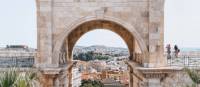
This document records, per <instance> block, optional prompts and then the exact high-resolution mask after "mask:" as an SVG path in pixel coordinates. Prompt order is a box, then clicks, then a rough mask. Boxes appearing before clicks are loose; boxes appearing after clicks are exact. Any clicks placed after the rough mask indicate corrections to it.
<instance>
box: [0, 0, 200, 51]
mask: <svg viewBox="0 0 200 87" xmlns="http://www.w3.org/2000/svg"><path fill="white" fill-rule="evenodd" d="M36 30H37V29H36V7H35V0H1V3H0V46H1V47H2V46H5V45H7V44H24V45H28V46H30V47H34V48H36V45H37V44H36V43H37V33H36ZM106 37H109V38H106ZM166 43H171V44H178V45H179V46H180V47H200V0H166V3H165V44H166ZM77 45H86V46H88V45H106V46H114V47H117V46H120V47H126V45H125V44H124V42H123V40H122V39H121V38H120V37H119V36H118V35H117V34H115V33H113V32H109V31H102V30H97V31H91V32H88V33H86V34H85V35H84V36H83V37H82V38H81V39H80V40H79V41H78V43H77Z"/></svg>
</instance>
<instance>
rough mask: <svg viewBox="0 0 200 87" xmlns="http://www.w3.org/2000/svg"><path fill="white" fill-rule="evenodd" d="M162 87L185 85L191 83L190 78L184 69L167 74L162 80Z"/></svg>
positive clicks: (185, 86)
mask: <svg viewBox="0 0 200 87" xmlns="http://www.w3.org/2000/svg"><path fill="white" fill-rule="evenodd" d="M161 84H162V87H187V85H188V86H190V87H191V85H192V80H191V79H190V77H189V76H188V74H187V73H186V72H184V71H178V72H174V73H171V74H169V76H167V77H166V78H165V79H163V80H162V83H161Z"/></svg>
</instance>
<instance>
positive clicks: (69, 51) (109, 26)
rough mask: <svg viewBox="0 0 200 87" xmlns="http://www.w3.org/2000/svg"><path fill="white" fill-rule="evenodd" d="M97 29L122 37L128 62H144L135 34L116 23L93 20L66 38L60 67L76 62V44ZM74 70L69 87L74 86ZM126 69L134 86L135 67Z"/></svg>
mask: <svg viewBox="0 0 200 87" xmlns="http://www.w3.org/2000/svg"><path fill="white" fill-rule="evenodd" d="M96 29H105V30H109V31H111V32H112V33H115V34H117V35H118V36H120V37H121V39H122V40H123V42H124V43H125V44H126V46H127V53H128V56H127V57H126V58H125V59H127V60H126V61H134V62H136V63H138V64H142V62H143V61H142V60H143V57H144V56H142V55H143V51H144V50H141V49H140V47H141V44H140V46H139V44H138V42H137V41H138V40H136V38H135V37H134V35H133V32H130V31H129V30H127V29H126V28H124V27H122V26H121V25H119V24H117V23H115V22H111V21H105V20H93V21H88V22H85V23H82V24H80V25H79V26H77V27H76V28H75V29H73V30H72V31H70V32H69V33H68V34H67V37H65V40H64V42H63V45H62V48H61V50H60V54H59V65H60V66H62V65H66V64H67V65H69V64H70V63H72V62H74V61H73V57H75V56H74V55H73V49H74V48H76V46H75V44H76V43H77V41H78V40H79V39H80V38H81V37H82V36H83V35H84V34H86V33H87V32H90V31H92V30H96ZM85 54H86V53H85ZM85 54H84V55H85ZM90 54H92V55H93V53H90ZM86 55H88V54H86ZM95 56H99V54H97V55H96V54H95ZM100 57H102V53H101V55H100ZM104 57H105V56H104ZM86 59H87V58H86ZM120 62H121V61H120ZM123 63H124V62H123ZM125 65H126V64H125ZM126 66H128V65H126ZM72 68H73V66H72V67H71V68H69V69H68V73H69V74H68V75H69V76H68V79H69V80H68V83H69V87H71V86H72V79H73V77H72V76H73V74H72V73H73V72H72V71H73V69H72ZM126 68H127V70H125V71H126V72H128V73H129V76H128V77H129V85H132V84H133V76H132V75H130V69H132V68H133V67H132V66H130V65H129V66H128V67H126ZM128 68H130V69H128ZM131 87H132V86H131Z"/></svg>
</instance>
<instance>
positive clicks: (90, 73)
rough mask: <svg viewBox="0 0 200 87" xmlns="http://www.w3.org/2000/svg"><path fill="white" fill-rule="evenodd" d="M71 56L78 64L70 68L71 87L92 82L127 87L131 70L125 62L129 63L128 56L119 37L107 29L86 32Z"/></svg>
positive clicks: (125, 45) (124, 44)
mask: <svg viewBox="0 0 200 87" xmlns="http://www.w3.org/2000/svg"><path fill="white" fill-rule="evenodd" d="M89 37H91V38H89ZM115 39H116V40H115ZM95 42H96V43H95ZM72 55H73V61H76V62H77V64H76V66H74V67H73V68H72V80H71V81H72V87H79V86H80V85H81V86H85V85H87V86H89V85H91V83H95V84H92V85H104V86H114V87H116V86H117V87H118V86H119V87H129V83H130V81H129V80H130V79H129V72H130V71H129V69H128V65H126V63H125V61H128V60H129V56H130V53H129V50H128V47H127V44H126V43H125V41H124V40H123V39H122V38H121V37H120V36H119V35H118V34H116V33H114V32H112V31H110V30H108V29H95V30H91V31H88V32H87V33H86V34H84V35H82V36H81V37H80V39H79V40H78V41H77V42H76V44H75V46H74V48H73V52H72Z"/></svg>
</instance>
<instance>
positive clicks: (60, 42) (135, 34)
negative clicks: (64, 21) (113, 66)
mask: <svg viewBox="0 0 200 87" xmlns="http://www.w3.org/2000/svg"><path fill="white" fill-rule="evenodd" d="M91 21H108V22H113V23H114V24H116V25H118V26H121V27H123V28H124V29H126V30H127V31H128V32H130V34H131V35H132V36H133V37H135V40H136V41H137V42H138V44H139V47H140V49H141V51H142V54H143V59H142V60H143V63H145V62H147V59H146V58H147V56H148V49H147V45H146V43H145V41H144V40H143V38H142V37H141V35H140V34H139V33H138V32H137V30H136V29H135V28H134V27H133V26H132V25H131V24H129V23H126V22H125V21H122V20H120V19H117V18H113V17H108V16H104V17H102V18H98V17H96V16H86V17H83V18H80V19H78V20H76V21H74V22H72V24H71V25H69V26H68V27H67V28H68V29H66V30H65V31H64V32H63V33H62V34H60V35H59V36H58V38H56V39H57V41H56V42H55V45H54V48H53V59H52V62H53V63H54V64H55V63H56V64H58V61H59V59H58V58H59V53H60V49H61V48H62V46H63V44H64V43H65V40H66V37H68V35H69V34H70V33H71V32H72V31H73V30H75V29H76V28H77V27H79V26H80V25H82V24H84V23H87V22H91Z"/></svg>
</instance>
